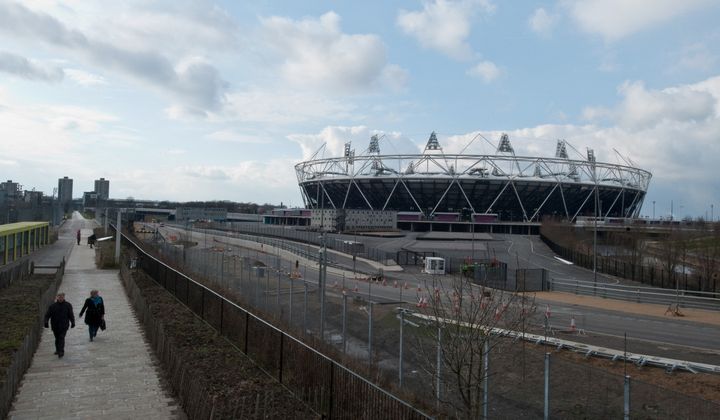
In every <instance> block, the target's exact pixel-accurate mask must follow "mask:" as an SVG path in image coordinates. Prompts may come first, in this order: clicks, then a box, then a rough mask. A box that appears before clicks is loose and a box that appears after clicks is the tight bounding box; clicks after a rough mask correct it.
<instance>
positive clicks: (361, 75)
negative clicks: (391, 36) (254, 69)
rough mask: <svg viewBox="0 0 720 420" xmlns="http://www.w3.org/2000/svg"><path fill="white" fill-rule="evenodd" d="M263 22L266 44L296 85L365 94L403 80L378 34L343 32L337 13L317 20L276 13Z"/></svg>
mask: <svg viewBox="0 0 720 420" xmlns="http://www.w3.org/2000/svg"><path fill="white" fill-rule="evenodd" d="M261 25H262V33H263V35H262V36H263V41H264V43H265V45H267V46H268V48H270V50H271V51H272V52H274V53H275V58H276V59H279V60H280V61H281V62H282V64H281V65H280V68H281V73H282V76H283V78H284V79H285V80H286V81H287V82H289V83H290V84H292V85H294V86H296V87H302V88H320V89H323V90H324V91H326V92H335V91H338V90H339V91H341V92H350V93H356V92H361V93H362V92H365V91H367V90H368V89H375V88H379V87H391V88H393V89H398V88H401V87H402V85H403V83H404V81H405V78H406V72H405V71H404V70H402V69H401V68H400V67H399V66H397V65H388V63H387V57H386V48H385V45H384V44H383V42H382V40H381V39H380V37H378V36H377V35H370V34H354V35H348V34H345V33H343V32H342V30H341V28H340V16H339V15H337V14H336V13H334V12H328V13H325V14H323V15H322V16H320V17H319V18H318V19H314V18H304V19H301V20H293V19H290V18H285V17H280V16H272V17H269V18H264V19H261Z"/></svg>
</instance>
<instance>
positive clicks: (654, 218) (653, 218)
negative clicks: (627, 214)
mask: <svg viewBox="0 0 720 420" xmlns="http://www.w3.org/2000/svg"><path fill="white" fill-rule="evenodd" d="M654 219H655V200H653V220H654Z"/></svg>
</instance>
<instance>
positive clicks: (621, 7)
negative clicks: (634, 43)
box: [561, 0, 716, 41]
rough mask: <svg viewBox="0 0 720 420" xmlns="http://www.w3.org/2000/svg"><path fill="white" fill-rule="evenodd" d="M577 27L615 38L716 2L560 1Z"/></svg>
mask: <svg viewBox="0 0 720 420" xmlns="http://www.w3.org/2000/svg"><path fill="white" fill-rule="evenodd" d="M561 4H562V5H563V6H564V7H565V8H566V9H567V10H568V12H569V15H570V17H571V18H572V19H573V20H574V21H575V23H576V24H577V25H578V26H579V27H580V29H581V30H583V31H585V32H587V33H591V34H597V35H600V36H602V37H603V38H605V39H606V40H608V41H616V40H619V39H621V38H624V37H626V36H629V35H632V34H634V33H636V32H640V31H642V30H645V29H648V28H650V27H652V26H654V25H658V24H661V23H664V22H667V21H670V20H672V19H675V18H677V17H679V16H682V15H684V14H688V13H691V12H695V11H698V10H701V9H703V8H706V7H710V6H713V5H715V4H716V2H714V1H713V0H684V1H677V0H563V1H561Z"/></svg>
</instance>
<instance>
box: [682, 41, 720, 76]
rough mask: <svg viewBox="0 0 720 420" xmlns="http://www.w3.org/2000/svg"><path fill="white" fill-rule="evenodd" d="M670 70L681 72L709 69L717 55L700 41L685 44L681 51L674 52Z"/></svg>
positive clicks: (715, 62) (714, 62) (713, 64)
mask: <svg viewBox="0 0 720 420" xmlns="http://www.w3.org/2000/svg"><path fill="white" fill-rule="evenodd" d="M673 62H674V63H675V64H673V65H672V67H671V71H675V72H683V71H687V70H691V71H710V70H712V69H713V68H714V67H715V65H716V64H717V62H718V57H717V56H716V55H715V54H713V53H712V52H711V51H710V49H709V48H708V47H707V45H705V44H704V43H702V42H698V43H695V44H692V45H687V46H685V47H684V48H683V49H682V51H680V52H679V53H677V54H675V58H674V59H673Z"/></svg>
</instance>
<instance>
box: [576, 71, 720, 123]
mask: <svg viewBox="0 0 720 420" xmlns="http://www.w3.org/2000/svg"><path fill="white" fill-rule="evenodd" d="M701 86H706V87H701ZM717 89H720V77H716V78H714V79H709V80H708V81H706V82H704V84H700V85H683V86H678V87H673V88H667V89H663V90H648V89H647V88H646V87H645V85H644V84H643V83H642V82H625V83H623V84H622V85H621V86H620V87H619V88H618V92H619V93H620V94H621V95H622V97H623V100H622V102H621V103H620V104H619V105H618V106H616V107H615V108H613V109H607V108H592V107H591V108H587V109H586V110H585V111H584V112H583V115H584V117H585V118H586V119H589V120H602V119H610V120H611V121H612V122H614V123H617V124H618V125H619V126H621V127H623V128H625V129H628V130H643V129H647V128H648V127H653V126H658V125H660V124H662V123H668V122H678V123H683V122H690V123H692V122H701V121H704V120H707V119H709V118H716V117H717V115H718V113H717V112H718V100H720V96H719V95H718V93H720V92H718V91H717Z"/></svg>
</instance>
